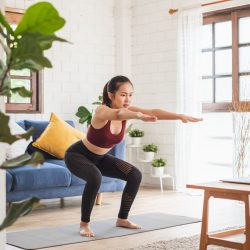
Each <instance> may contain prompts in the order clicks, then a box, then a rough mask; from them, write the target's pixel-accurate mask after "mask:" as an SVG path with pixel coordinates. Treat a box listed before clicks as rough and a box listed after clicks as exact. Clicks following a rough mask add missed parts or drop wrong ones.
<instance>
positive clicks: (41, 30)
mask: <svg viewBox="0 0 250 250" xmlns="http://www.w3.org/2000/svg"><path fill="white" fill-rule="evenodd" d="M64 24H65V20H64V19H63V18H62V17H60V16H59V14H58V12H57V10H56V9H55V8H54V7H53V5H52V4H50V3H48V2H40V3H37V4H34V5H32V6H30V7H29V8H28V9H27V10H26V12H25V14H24V16H23V18H22V20H21V22H20V23H19V25H18V26H17V28H16V30H13V29H12V27H11V26H10V25H9V23H8V22H7V21H6V19H5V17H4V15H3V14H2V13H1V12H0V35H1V37H0V45H1V46H2V48H3V50H4V52H5V61H2V60H0V95H2V96H8V97H11V94H12V93H15V94H16V93H18V94H19V95H20V96H22V97H31V96H32V92H31V91H29V90H27V89H26V88H24V87H23V86H21V87H15V88H11V80H10V76H9V72H10V70H22V69H30V70H33V71H38V70H41V69H43V68H45V67H47V68H51V67H52V64H51V62H50V61H49V59H48V58H46V57H45V56H44V50H47V49H50V48H51V46H52V43H53V42H54V41H59V42H66V40H65V39H62V38H60V37H57V36H56V35H55V34H54V32H55V31H57V30H59V29H61V28H62V27H63V26H64ZM2 38H3V39H2ZM3 40H5V41H3ZM0 121H1V122H0V143H1V142H2V143H8V144H12V143H13V142H15V141H17V140H20V139H26V140H28V139H29V138H30V136H31V135H32V133H33V129H30V130H28V131H27V132H26V133H24V134H19V135H12V134H11V133H10V128H9V125H8V123H9V117H8V116H7V115H5V114H3V113H2V112H0ZM43 161H44V159H43V156H42V155H41V154H40V153H38V152H35V153H34V154H32V155H29V154H27V153H25V154H24V155H21V156H19V157H16V158H14V159H12V160H7V161H5V162H4V163H2V165H1V166H0V169H11V168H17V167H22V166H24V165H27V164H31V165H37V164H41V163H43ZM38 201H39V199H37V198H31V199H30V200H27V201H24V202H19V203H16V204H12V205H11V207H10V209H9V210H8V213H7V216H6V218H5V219H4V221H3V223H2V224H1V225H0V231H1V230H3V229H4V228H6V227H8V226H10V225H12V224H13V223H14V222H15V221H16V220H17V219H18V218H19V217H20V216H23V215H26V214H27V213H29V212H30V211H31V210H32V209H33V208H34V207H35V206H37V204H38Z"/></svg>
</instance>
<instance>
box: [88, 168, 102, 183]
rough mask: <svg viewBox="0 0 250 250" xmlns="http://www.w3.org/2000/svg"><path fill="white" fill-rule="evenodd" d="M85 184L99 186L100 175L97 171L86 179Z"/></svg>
mask: <svg viewBox="0 0 250 250" xmlns="http://www.w3.org/2000/svg"><path fill="white" fill-rule="evenodd" d="M87 182H88V183H90V184H91V185H93V186H100V185H101V182H102V174H101V173H100V172H98V171H95V172H94V173H92V174H91V175H90V176H89V177H88V179H87Z"/></svg>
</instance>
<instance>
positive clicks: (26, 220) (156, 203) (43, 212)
mask: <svg viewBox="0 0 250 250" xmlns="http://www.w3.org/2000/svg"><path fill="white" fill-rule="evenodd" d="M120 198H121V193H104V194H103V204H102V205H99V206H95V207H94V209H93V213H92V221H93V220H100V219H108V218H114V216H115V215H116V214H117V212H118V209H119V204H120ZM42 203H43V204H44V205H45V207H44V208H40V209H36V210H34V211H32V212H31V213H30V214H29V215H27V216H25V217H22V218H20V219H19V220H18V221H17V222H16V223H15V224H14V225H13V226H12V227H9V228H8V230H7V231H8V232H11V231H21V230H28V229H38V228H46V227H54V226H59V225H69V224H75V223H79V222H80V205H81V199H80V197H74V198H66V199H65V207H64V208H60V202H59V200H44V201H42ZM202 203H203V197H202V195H201V194H195V195H194V194H192V195H191V194H187V193H179V192H173V191H164V192H163V193H161V192H160V191H159V189H149V188H141V190H140V191H139V193H138V196H137V198H136V200H135V203H134V205H133V207H132V210H131V213H130V214H131V215H132V214H142V213H148V212H164V213H170V214H177V215H183V216H190V217H196V218H201V212H202ZM210 207H211V209H210V218H211V220H210V221H211V223H210V224H209V230H210V231H214V230H218V229H222V228H225V227H230V226H240V225H243V224H244V217H243V214H244V206H242V204H240V203H239V202H236V201H229V200H219V199H211V201H210ZM200 226H201V223H194V224H189V225H184V226H178V227H172V228H167V229H162V230H155V231H151V232H145V233H140V234H134V235H129V236H123V237H117V238H109V239H104V240H96V241H91V242H84V243H77V244H71V245H64V246H59V247H51V248H44V249H47V250H59V249H60V250H69V249H70V250H72V249H74V250H78V249H79V250H80V249H81V250H82V249H90V248H91V249H95V250H99V249H119V248H120V249H121V248H125V247H126V248H129V247H136V246H138V245H141V244H145V243H150V242H153V241H157V240H169V239H173V238H177V237H183V236H190V235H194V234H199V233H200ZM14 249H19V248H16V247H12V246H6V250H14Z"/></svg>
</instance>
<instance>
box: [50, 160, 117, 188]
mask: <svg viewBox="0 0 250 250" xmlns="http://www.w3.org/2000/svg"><path fill="white" fill-rule="evenodd" d="M46 162H49V163H53V164H57V165H60V166H62V167H65V168H67V166H66V164H65V161H63V160H52V159H48V160H46ZM113 180H114V179H113V178H110V177H107V176H102V182H103V183H104V182H111V181H113ZM85 183H86V181H84V180H82V179H81V178H79V177H77V176H75V175H74V174H72V173H71V183H70V185H71V186H77V185H83V184H85Z"/></svg>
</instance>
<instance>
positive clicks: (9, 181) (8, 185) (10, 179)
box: [6, 171, 13, 192]
mask: <svg viewBox="0 0 250 250" xmlns="http://www.w3.org/2000/svg"><path fill="white" fill-rule="evenodd" d="M12 184H13V177H12V175H11V174H10V173H9V172H8V171H6V191H7V192H10V190H11V188H12Z"/></svg>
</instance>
